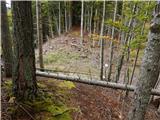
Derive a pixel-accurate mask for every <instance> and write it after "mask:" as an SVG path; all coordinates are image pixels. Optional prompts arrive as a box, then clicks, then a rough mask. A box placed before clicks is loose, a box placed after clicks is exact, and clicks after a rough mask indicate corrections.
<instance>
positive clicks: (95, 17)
mask: <svg viewBox="0 0 160 120" xmlns="http://www.w3.org/2000/svg"><path fill="white" fill-rule="evenodd" d="M96 22H97V8H96V10H95V15H94V29H93V34H94V35H95V34H96V27H97V26H96V25H97V24H96ZM95 44H96V42H95V40H94V37H93V43H92V45H93V47H95Z"/></svg>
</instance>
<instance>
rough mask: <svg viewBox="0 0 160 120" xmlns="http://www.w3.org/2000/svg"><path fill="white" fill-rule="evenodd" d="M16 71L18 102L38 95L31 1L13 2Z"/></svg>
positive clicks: (14, 90)
mask: <svg viewBox="0 0 160 120" xmlns="http://www.w3.org/2000/svg"><path fill="white" fill-rule="evenodd" d="M12 15H13V37H14V59H13V60H14V67H13V68H14V69H13V93H14V96H15V97H16V99H17V100H32V99H34V97H35V96H36V94H37V84H36V74H35V52H34V38H33V19H32V4H31V1H12Z"/></svg>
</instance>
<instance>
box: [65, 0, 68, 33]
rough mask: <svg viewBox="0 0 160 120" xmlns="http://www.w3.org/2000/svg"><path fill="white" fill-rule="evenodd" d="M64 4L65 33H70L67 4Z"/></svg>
mask: <svg viewBox="0 0 160 120" xmlns="http://www.w3.org/2000/svg"><path fill="white" fill-rule="evenodd" d="M64 4H65V31H66V32H67V31H68V24H67V23H68V22H67V3H66V1H64Z"/></svg>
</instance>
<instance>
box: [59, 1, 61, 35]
mask: <svg viewBox="0 0 160 120" xmlns="http://www.w3.org/2000/svg"><path fill="white" fill-rule="evenodd" d="M58 35H59V36H60V35H61V1H59V29H58Z"/></svg>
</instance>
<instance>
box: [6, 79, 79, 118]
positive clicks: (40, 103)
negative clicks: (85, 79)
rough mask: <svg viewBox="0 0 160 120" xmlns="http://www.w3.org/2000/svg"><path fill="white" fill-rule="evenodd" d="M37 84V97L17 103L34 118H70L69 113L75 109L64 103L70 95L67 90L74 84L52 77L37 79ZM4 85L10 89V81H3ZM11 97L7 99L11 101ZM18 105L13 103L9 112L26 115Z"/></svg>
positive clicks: (15, 114)
mask: <svg viewBox="0 0 160 120" xmlns="http://www.w3.org/2000/svg"><path fill="white" fill-rule="evenodd" d="M37 85H38V87H39V92H38V95H37V97H36V98H35V99H34V100H32V101H22V102H18V104H19V105H21V106H23V108H25V109H26V110H27V111H28V112H29V113H32V115H33V116H34V117H35V118H36V120H41V119H42V120H71V119H72V117H71V114H70V113H71V112H72V111H75V110H76V109H75V108H71V107H68V106H67V105H66V103H67V99H68V98H70V96H71V95H70V92H69V90H70V89H72V88H74V87H75V85H74V84H73V83H72V82H69V81H63V82H58V81H54V80H53V79H52V80H50V79H49V80H45V81H40V82H39V81H38V82H37ZM5 87H7V88H9V89H10V90H11V88H12V81H11V80H8V81H5ZM9 93H12V92H11V91H9ZM12 98H13V97H10V100H9V101H11V102H12V101H13V100H12ZM19 105H17V104H13V105H12V106H10V107H9V108H8V111H9V113H10V114H11V115H14V116H16V117H17V118H19V117H21V116H22V115H26V113H25V112H24V110H22V108H20V107H19Z"/></svg>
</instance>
